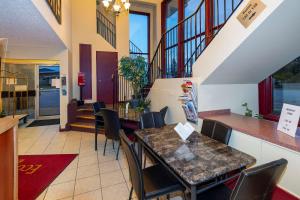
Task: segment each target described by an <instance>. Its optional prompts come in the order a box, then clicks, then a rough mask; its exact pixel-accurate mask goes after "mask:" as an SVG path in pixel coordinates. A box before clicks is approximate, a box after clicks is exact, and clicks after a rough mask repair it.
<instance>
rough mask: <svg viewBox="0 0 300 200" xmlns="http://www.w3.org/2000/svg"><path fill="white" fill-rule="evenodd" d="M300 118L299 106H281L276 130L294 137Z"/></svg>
mask: <svg viewBox="0 0 300 200" xmlns="http://www.w3.org/2000/svg"><path fill="white" fill-rule="evenodd" d="M299 118H300V106H295V105H290V104H283V107H282V111H281V115H280V119H279V123H278V126H277V130H279V131H281V132H283V133H286V134H288V135H290V136H292V137H296V132H297V128H298V123H299Z"/></svg>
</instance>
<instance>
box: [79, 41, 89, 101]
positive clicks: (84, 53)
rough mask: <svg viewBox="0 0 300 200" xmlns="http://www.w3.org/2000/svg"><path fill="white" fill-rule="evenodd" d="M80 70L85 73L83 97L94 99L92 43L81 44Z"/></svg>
mask: <svg viewBox="0 0 300 200" xmlns="http://www.w3.org/2000/svg"><path fill="white" fill-rule="evenodd" d="M79 64H80V68H79V70H80V72H83V73H84V74H85V86H84V88H83V94H82V97H83V99H84V100H85V99H92V45H90V44H79Z"/></svg>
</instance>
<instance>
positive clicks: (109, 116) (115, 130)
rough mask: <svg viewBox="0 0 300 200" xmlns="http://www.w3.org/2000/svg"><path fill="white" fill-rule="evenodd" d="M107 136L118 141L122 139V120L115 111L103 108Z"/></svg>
mask: <svg viewBox="0 0 300 200" xmlns="http://www.w3.org/2000/svg"><path fill="white" fill-rule="evenodd" d="M101 113H102V117H103V121H104V131H105V136H106V137H107V138H108V139H114V140H118V139H119V138H120V128H121V125H120V119H119V116H118V113H117V112H116V111H114V110H110V109H106V108H102V109H101Z"/></svg>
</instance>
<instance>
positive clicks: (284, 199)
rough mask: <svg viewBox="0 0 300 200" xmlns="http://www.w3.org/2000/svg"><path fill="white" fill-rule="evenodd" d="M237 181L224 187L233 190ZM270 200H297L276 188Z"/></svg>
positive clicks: (229, 182) (230, 182)
mask: <svg viewBox="0 0 300 200" xmlns="http://www.w3.org/2000/svg"><path fill="white" fill-rule="evenodd" d="M236 181H237V179H235V180H232V181H228V182H227V183H225V185H226V186H227V187H228V188H229V189H231V190H233V188H234V186H235V184H236ZM272 200H299V199H298V198H297V197H295V196H293V195H291V194H290V193H288V192H286V191H284V190H283V189H281V188H279V187H276V189H275V191H274V193H273V198H272Z"/></svg>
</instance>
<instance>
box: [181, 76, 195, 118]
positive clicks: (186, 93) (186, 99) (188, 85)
mask: <svg viewBox="0 0 300 200" xmlns="http://www.w3.org/2000/svg"><path fill="white" fill-rule="evenodd" d="M181 88H182V91H183V95H181V96H180V97H179V99H180V100H181V102H182V108H183V110H184V113H185V116H186V119H187V121H189V122H192V123H194V124H197V122H198V98H197V91H196V86H195V85H194V84H193V82H192V81H190V80H185V81H184V83H183V84H182V85H181Z"/></svg>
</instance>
